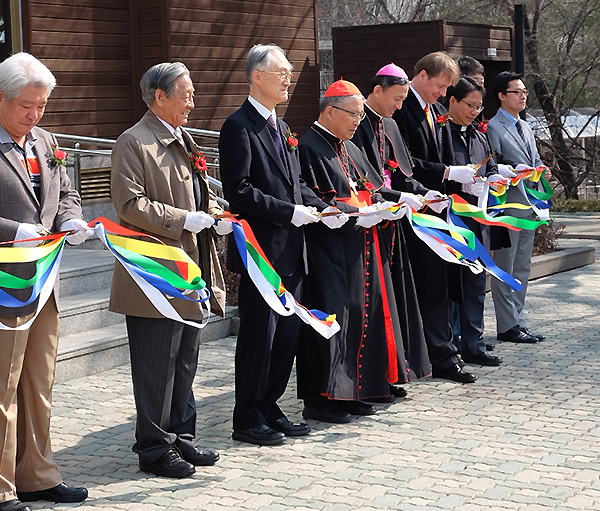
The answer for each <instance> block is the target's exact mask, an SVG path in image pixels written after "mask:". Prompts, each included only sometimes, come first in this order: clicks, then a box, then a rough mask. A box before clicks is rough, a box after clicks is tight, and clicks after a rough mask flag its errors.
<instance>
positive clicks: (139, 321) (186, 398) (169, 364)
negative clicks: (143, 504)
mask: <svg viewBox="0 0 600 511" xmlns="http://www.w3.org/2000/svg"><path fill="white" fill-rule="evenodd" d="M125 318H126V321H127V335H128V336H129V353H130V356H131V378H132V380H133V395H134V398H135V407H136V410H137V419H136V426H135V440H136V442H135V444H134V446H133V451H134V452H135V453H137V454H138V456H139V459H140V462H141V463H145V464H146V463H153V462H154V461H156V460H157V459H158V458H159V457H160V456H161V455H162V454H164V453H165V452H166V451H167V449H168V448H169V447H170V446H171V445H175V446H176V447H177V448H178V449H179V450H180V451H182V452H188V451H190V450H191V449H193V448H194V436H195V432H196V401H195V399H194V394H193V392H192V383H193V382H194V377H195V375H196V367H197V365H198V349H199V344H200V330H198V329H197V328H194V327H191V326H187V325H184V324H183V323H179V322H177V321H173V320H170V319H162V318H161V319H156V318H140V317H137V316H126V317H125Z"/></svg>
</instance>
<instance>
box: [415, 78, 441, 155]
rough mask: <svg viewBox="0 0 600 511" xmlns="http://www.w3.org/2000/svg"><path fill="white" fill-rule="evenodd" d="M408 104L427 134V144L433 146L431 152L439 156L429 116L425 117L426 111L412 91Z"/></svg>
mask: <svg viewBox="0 0 600 511" xmlns="http://www.w3.org/2000/svg"><path fill="white" fill-rule="evenodd" d="M408 100H410V101H408ZM407 102H408V106H409V107H410V109H411V110H412V112H413V114H414V115H415V116H416V117H417V120H418V121H419V123H420V125H421V129H422V130H423V133H424V134H425V139H426V140H427V143H428V144H429V145H430V146H431V150H432V151H435V153H436V154H438V155H439V153H438V148H437V144H436V141H435V138H434V135H433V132H432V131H431V128H430V127H429V123H428V122H427V116H426V115H425V110H423V109H422V108H421V104H420V103H419V100H418V99H417V96H415V93H414V92H413V91H412V90H410V89H409V92H408V98H407ZM431 116H432V117H433V112H431ZM434 128H435V126H434Z"/></svg>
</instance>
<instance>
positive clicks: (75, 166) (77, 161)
mask: <svg viewBox="0 0 600 511" xmlns="http://www.w3.org/2000/svg"><path fill="white" fill-rule="evenodd" d="M74 147H75V149H79V148H80V147H81V144H80V143H79V142H75V146H74ZM73 172H74V177H73V178H74V180H75V189H76V190H77V192H78V193H79V196H81V156H80V154H79V153H75V163H74V164H73Z"/></svg>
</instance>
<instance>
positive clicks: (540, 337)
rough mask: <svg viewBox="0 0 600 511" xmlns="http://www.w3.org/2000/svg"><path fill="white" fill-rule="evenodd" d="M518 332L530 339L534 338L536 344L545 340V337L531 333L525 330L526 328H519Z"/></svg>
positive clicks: (527, 329)
mask: <svg viewBox="0 0 600 511" xmlns="http://www.w3.org/2000/svg"><path fill="white" fill-rule="evenodd" d="M519 330H521V332H523V333H524V334H525V335H530V336H531V337H535V338H536V339H537V340H538V342H541V341H543V340H544V339H545V337H544V336H543V335H539V334H534V333H532V332H531V331H530V330H529V328H527V327H526V326H520V327H519Z"/></svg>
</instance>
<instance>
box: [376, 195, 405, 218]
mask: <svg viewBox="0 0 600 511" xmlns="http://www.w3.org/2000/svg"><path fill="white" fill-rule="evenodd" d="M409 195H412V193H411V194H409ZM395 205H396V203H395V202H390V201H385V202H379V203H378V204H377V207H378V208H379V216H380V217H381V219H382V220H400V219H401V218H402V217H403V216H404V215H406V208H405V207H404V206H402V207H400V209H398V210H397V211H396V212H395V213H392V212H391V211H390V210H389V209H387V208H391V207H392V206H395Z"/></svg>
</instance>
